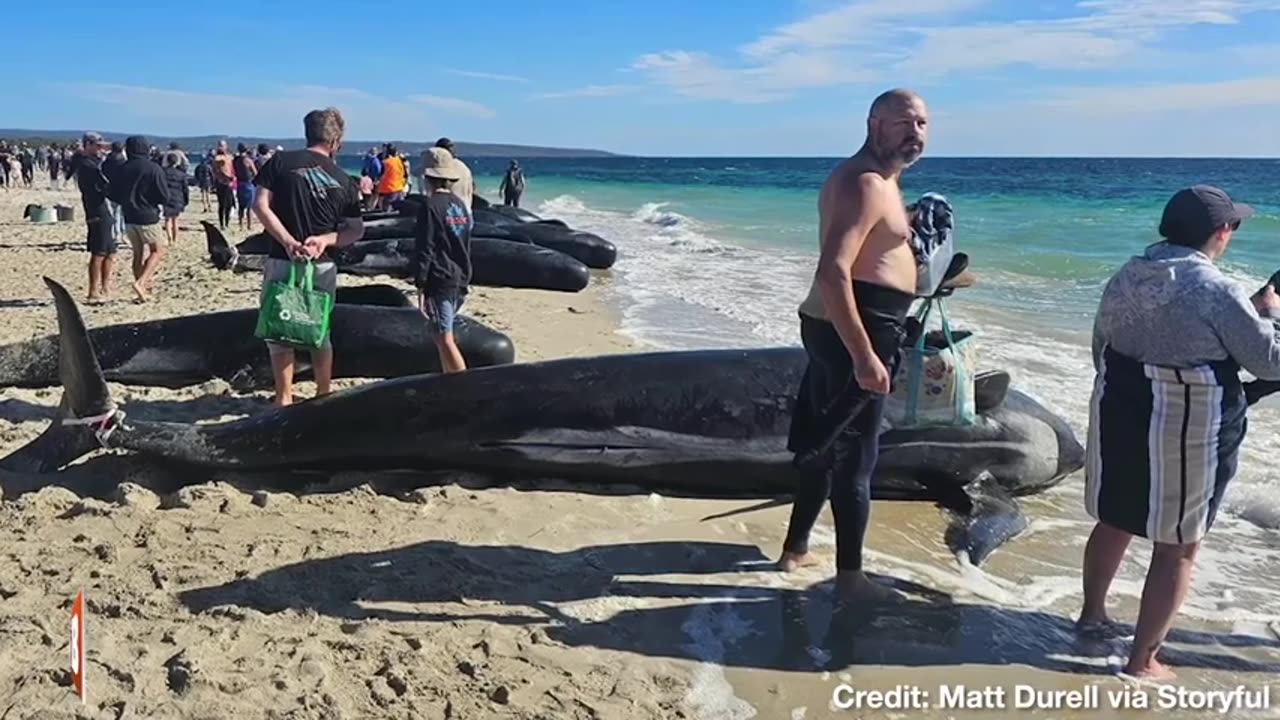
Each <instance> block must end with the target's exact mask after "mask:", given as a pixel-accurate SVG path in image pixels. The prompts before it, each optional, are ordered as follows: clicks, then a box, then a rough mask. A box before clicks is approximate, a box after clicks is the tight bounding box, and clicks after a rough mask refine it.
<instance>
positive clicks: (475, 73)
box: [445, 68, 530, 84]
mask: <svg viewBox="0 0 1280 720" xmlns="http://www.w3.org/2000/svg"><path fill="white" fill-rule="evenodd" d="M445 72H446V73H448V74H450V75H460V76H462V77H469V78H475V79H477V80H496V81H498V82H514V83H526V84H527V83H529V82H530V80H529V78H526V77H520V76H519V75H503V74H502V73H491V72H481V71H479V70H455V69H452V68H447V69H446V70H445Z"/></svg>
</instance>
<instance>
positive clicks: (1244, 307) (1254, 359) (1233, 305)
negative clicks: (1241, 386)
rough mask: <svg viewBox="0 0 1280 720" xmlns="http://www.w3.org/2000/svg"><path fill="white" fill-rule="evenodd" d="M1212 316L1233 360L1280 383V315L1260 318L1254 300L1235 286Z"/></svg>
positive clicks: (1273, 314)
mask: <svg viewBox="0 0 1280 720" xmlns="http://www.w3.org/2000/svg"><path fill="white" fill-rule="evenodd" d="M1211 317H1212V318H1213V321H1214V322H1215V326H1214V330H1215V331H1216V332H1217V333H1218V338H1219V339H1221V340H1222V345H1223V347H1225V348H1226V350H1227V352H1228V353H1229V354H1230V355H1231V357H1232V359H1234V360H1235V361H1236V362H1237V363H1239V364H1240V366H1241V367H1243V368H1244V369H1245V370H1248V371H1249V372H1251V373H1253V374H1254V375H1256V376H1257V377H1258V378H1259V379H1261V380H1280V312H1276V311H1274V310H1273V311H1271V312H1269V313H1268V314H1267V315H1266V316H1259V315H1258V311H1257V309H1256V308H1254V306H1253V301H1252V300H1250V299H1249V297H1248V296H1247V295H1245V293H1244V291H1243V290H1241V289H1240V288H1239V287H1235V286H1233V287H1232V288H1231V290H1230V291H1229V295H1228V300H1227V301H1226V302H1223V303H1221V304H1219V305H1218V307H1217V308H1216V312H1214V313H1213V314H1212V316H1211Z"/></svg>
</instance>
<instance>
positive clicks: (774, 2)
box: [0, 0, 1280, 157]
mask: <svg viewBox="0 0 1280 720" xmlns="http://www.w3.org/2000/svg"><path fill="white" fill-rule="evenodd" d="M110 5H111V7H110V8H109V9H108V8H106V7H104V6H103V4H102V3H100V2H98V3H86V2H56V3H22V4H20V5H16V6H15V7H12V8H10V9H9V11H8V12H7V13H6V20H7V21H8V24H9V26H10V27H11V28H12V29H14V30H16V31H17V32H11V33H10V34H9V39H8V47H7V48H6V53H5V60H4V66H5V67H6V68H7V69H8V70H9V73H8V75H9V77H10V78H26V80H25V81H24V82H23V83H21V84H19V85H18V86H16V91H15V93H12V97H11V98H10V100H9V102H7V103H5V108H4V116H3V120H2V121H0V124H3V125H5V126H9V127H30V128H57V129H77V130H78V129H83V128H95V129H101V130H104V131H121V132H152V133H164V134H207V133H213V134H216V133H226V134H232V135H234V134H253V135H273V136H297V135H299V134H300V131H301V117H302V115H303V114H304V113H305V112H306V111H307V110H308V109H311V108H313V107H321V106H325V105H330V104H332V105H336V106H338V107H339V108H341V109H342V110H343V111H344V114H345V115H346V116H347V121H348V122H347V127H348V135H349V136H350V137H351V138H353V139H362V140H380V139H400V140H428V139H433V138H435V137H437V136H440V135H449V136H451V137H453V138H455V139H458V140H467V141H477V142H511V143H522V144H536V145H552V146H568V147H593V148H601V149H607V150H613V151H616V152H623V153H634V154H643V155H822V156H841V155H846V154H848V153H851V152H853V151H854V150H856V149H857V146H858V145H859V144H860V143H861V142H862V138H863V133H864V131H865V117H866V108H867V105H868V103H869V102H870V100H871V99H872V98H873V97H874V96H875V95H876V94H877V93H878V92H880V91H881V90H884V89H886V88H889V87H895V86H907V87H911V88H914V89H916V90H917V91H918V92H920V93H921V94H922V95H923V96H924V97H925V99H926V101H927V102H928V105H929V109H930V115H931V120H930V124H931V131H930V132H931V137H930V144H929V147H928V150H927V152H928V153H929V154H931V155H1125V156H1128V155H1139V156H1141V155H1148V156H1149V155H1159V156H1265V157H1277V156H1280V132H1278V131H1277V128H1280V0H856V1H854V2H840V1H836V0H741V1H740V2H737V3H730V2H729V0H701V1H699V0H645V1H644V2H637V1H634V0H613V2H599V1H598V0H596V1H592V2H587V1H586V0H542V1H531V0H523V1H522V2H514V1H510V0H482V1H481V2H478V3H473V4H466V3H463V4H458V3H445V4H443V5H439V6H436V5H435V4H434V3H429V2H424V1H423V0H410V2H403V0H402V1H401V2H381V1H380V0H379V1H369V2H365V1H363V0H357V2H336V1H333V0H308V1H307V2H305V3H303V2H293V1H292V0H278V1H273V2H260V1H259V2H248V1H247V0H221V1H220V2H218V3H215V4H213V5H208V4H204V5H202V4H198V3H168V2H114V3H110ZM215 10H216V12H215ZM446 12H449V13H452V14H453V17H452V18H449V19H446V18H445V13H446ZM446 23H447V24H446ZM23 29H26V30H29V32H23V31H22V30H23Z"/></svg>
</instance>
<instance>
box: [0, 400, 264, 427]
mask: <svg viewBox="0 0 1280 720" xmlns="http://www.w3.org/2000/svg"><path fill="white" fill-rule="evenodd" d="M270 407H271V399H270V398H268V397H265V396H264V397H255V396H243V397H237V396H229V395H198V396H196V397H191V398H182V399H181V400H159V399H151V398H139V397H134V398H129V399H128V400H122V401H121V403H120V408H121V409H122V410H124V411H125V413H126V415H127V416H128V417H129V419H132V420H147V421H150V422H183V423H191V422H198V421H200V420H212V419H215V418H220V417H224V416H247V415H256V414H258V413H261V412H263V411H265V410H268V409H270ZM57 412H58V408H57V407H56V406H52V405H39V404H36V403H33V402H28V401H26V400H22V399H19V398H5V399H4V400H0V420H5V421H7V422H11V423H24V422H34V421H37V420H44V421H48V422H53V420H54V418H55V416H56V415H57Z"/></svg>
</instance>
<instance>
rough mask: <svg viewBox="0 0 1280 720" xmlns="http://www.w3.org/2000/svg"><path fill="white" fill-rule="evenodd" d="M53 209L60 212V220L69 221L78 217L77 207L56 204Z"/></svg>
mask: <svg viewBox="0 0 1280 720" xmlns="http://www.w3.org/2000/svg"><path fill="white" fill-rule="evenodd" d="M53 209H54V210H55V211H57V213H58V222H68V221H71V220H75V219H76V209H75V208H73V207H71V206H70V205H54V206H53Z"/></svg>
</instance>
